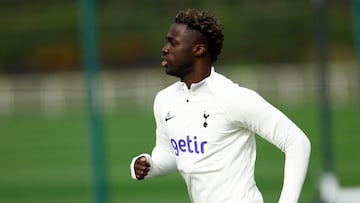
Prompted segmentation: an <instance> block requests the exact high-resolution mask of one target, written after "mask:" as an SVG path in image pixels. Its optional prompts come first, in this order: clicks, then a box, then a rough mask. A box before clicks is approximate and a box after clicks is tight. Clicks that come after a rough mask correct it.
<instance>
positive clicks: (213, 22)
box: [175, 9, 224, 62]
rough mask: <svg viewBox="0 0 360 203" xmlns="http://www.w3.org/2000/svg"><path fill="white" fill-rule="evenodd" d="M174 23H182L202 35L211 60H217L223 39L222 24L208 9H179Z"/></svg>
mask: <svg viewBox="0 0 360 203" xmlns="http://www.w3.org/2000/svg"><path fill="white" fill-rule="evenodd" d="M175 23H184V24H186V25H187V28H188V29H191V30H196V31H198V32H200V33H201V34H203V35H204V37H205V40H206V43H207V45H208V49H209V53H210V57H211V60H212V62H215V61H216V60H217V57H218V55H219V54H220V52H221V49H222V44H223V41H224V34H223V26H222V25H221V23H220V21H219V20H218V19H217V18H216V17H215V16H214V15H213V14H212V13H210V12H209V11H197V10H195V9H187V10H181V11H179V12H178V14H177V15H176V17H175Z"/></svg>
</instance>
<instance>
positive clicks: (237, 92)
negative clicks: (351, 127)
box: [131, 70, 310, 203]
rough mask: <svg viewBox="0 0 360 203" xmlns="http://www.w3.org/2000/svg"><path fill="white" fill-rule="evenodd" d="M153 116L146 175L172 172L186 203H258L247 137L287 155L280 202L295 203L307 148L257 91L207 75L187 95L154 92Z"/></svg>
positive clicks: (175, 89) (252, 147)
mask: <svg viewBox="0 0 360 203" xmlns="http://www.w3.org/2000/svg"><path fill="white" fill-rule="evenodd" d="M154 115H155V120H156V126H157V129H156V145H155V147H154V150H153V152H152V155H151V157H148V159H149V160H150V161H151V169H150V173H149V174H148V176H147V178H148V177H154V176H159V175H164V174H167V173H170V172H172V171H174V170H176V168H177V169H178V170H179V172H180V173H181V175H182V177H183V178H184V180H185V182H186V184H187V187H188V192H189V196H190V199H191V201H192V202H193V203H238V202H242V203H262V202H263V199H262V196H261V193H260V192H259V190H258V189H257V187H256V183H255V179H254V169H255V159H256V143H255V136H254V135H255V134H258V135H260V136H261V137H263V138H264V139H266V140H267V141H269V142H270V143H272V144H274V145H275V146H277V147H278V148H279V149H280V150H281V151H283V152H284V153H285V155H286V158H285V167H284V184H283V189H282V193H281V196H280V200H279V202H280V203H296V202H297V201H298V198H299V195H300V192H301V189H302V185H303V182H304V179H305V176H306V172H307V167H308V161H309V155H310V142H309V140H308V138H307V137H306V135H305V134H304V133H303V132H302V131H301V130H300V129H299V128H298V127H297V126H296V125H295V124H294V123H293V122H292V121H290V120H289V119H288V118H287V117H286V116H285V115H284V114H283V113H281V112H280V111H279V110H278V109H276V108H275V107H273V106H272V105H270V104H269V103H268V102H266V101H265V100H264V99H263V98H262V97H261V96H259V95H258V94H257V93H256V92H254V91H252V90H249V89H246V88H243V87H239V86H238V85H237V84H235V83H233V82H232V81H230V80H229V79H227V78H225V77H224V76H222V75H221V74H218V73H216V72H215V71H214V70H212V73H211V75H210V76H209V77H208V78H206V79H204V80H203V81H201V82H199V83H197V84H192V86H191V88H190V89H188V88H187V86H186V85H185V84H184V83H182V82H176V83H174V84H173V85H171V86H169V87H168V88H166V89H164V90H162V91H160V92H159V93H158V94H157V96H156V98H155V102H154ZM131 170H132V171H133V164H132V166H131ZM132 173H133V172H132Z"/></svg>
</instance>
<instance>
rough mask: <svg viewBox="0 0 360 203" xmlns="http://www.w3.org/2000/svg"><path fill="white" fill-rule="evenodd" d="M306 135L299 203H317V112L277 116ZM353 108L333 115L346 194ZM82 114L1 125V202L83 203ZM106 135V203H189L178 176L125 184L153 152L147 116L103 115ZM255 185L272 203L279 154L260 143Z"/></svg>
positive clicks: (351, 178) (356, 163)
mask: <svg viewBox="0 0 360 203" xmlns="http://www.w3.org/2000/svg"><path fill="white" fill-rule="evenodd" d="M280 109H281V110H282V111H284V112H285V113H286V114H287V115H288V116H289V117H290V118H291V119H292V120H293V121H295V122H296V123H297V124H298V125H299V126H300V127H301V128H302V129H303V130H304V132H305V133H306V134H307V135H308V137H309V138H310V140H311V142H312V154H311V161H310V167H309V172H308V176H307V179H306V181H305V185H304V188H303V192H302V195H301V199H300V203H309V202H316V200H317V198H318V188H317V187H318V180H319V178H320V175H321V172H322V163H323V160H322V155H321V149H322V145H321V138H320V133H321V129H320V128H319V124H320V122H319V116H318V113H319V112H318V110H317V108H314V107H309V106H304V107H298V108H286V109H285V108H282V107H280ZM356 113H357V111H356V108H355V105H348V106H346V107H343V108H338V109H336V110H335V111H334V112H333V127H332V129H333V133H334V138H333V140H334V146H333V149H334V150H335V151H334V161H335V172H336V174H337V175H338V177H339V180H340V184H341V185H343V186H353V185H360V174H359V173H358V171H360V150H359V146H360V134H359V132H358V128H357V126H358V125H357V124H358V116H357V114H356ZM87 121H88V119H87V118H86V115H85V114H74V113H66V114H64V115H63V116H61V117H58V118H51V119H49V118H45V117H44V116H43V115H42V114H41V113H27V114H14V115H8V116H1V117H0V138H1V142H0V202H6V203H35V202H36V203H39V202H40V203H57V202H59V203H60V202H61V203H64V202H65V203H88V202H92V194H91V184H92V180H91V168H90V166H91V158H90V155H89V151H90V150H89V145H88V144H89V143H88V123H87ZM104 121H105V122H104V123H105V126H104V134H105V145H106V146H105V149H106V152H105V153H106V155H107V157H106V163H107V179H108V188H109V190H108V196H109V203H139V202H150V203H168V202H172V203H189V202H190V201H189V199H188V195H187V191H186V186H185V184H184V182H183V180H182V179H181V177H180V175H179V174H178V173H175V174H172V175H170V176H164V177H159V178H155V179H150V180H146V181H141V182H138V181H133V180H132V179H131V178H130V172H129V163H130V161H131V159H132V157H133V156H135V155H137V154H139V153H142V152H150V151H151V149H152V147H153V145H154V141H155V137H154V128H155V123H154V121H153V115H152V112H151V111H149V110H147V111H145V112H140V111H137V110H135V109H131V108H130V109H129V108H127V110H119V111H115V112H112V113H106V114H105V117H104ZM257 145H258V146H257V149H258V153H257V165H256V179H257V184H258V187H259V189H260V190H261V191H262V193H263V196H264V200H265V202H267V203H271V202H277V200H278V198H279V195H280V191H281V186H282V176H283V161H284V156H283V154H282V153H281V152H280V151H279V150H278V149H277V148H275V147H274V146H272V145H271V144H269V143H267V142H265V141H264V140H262V139H261V138H259V137H258V138H257Z"/></svg>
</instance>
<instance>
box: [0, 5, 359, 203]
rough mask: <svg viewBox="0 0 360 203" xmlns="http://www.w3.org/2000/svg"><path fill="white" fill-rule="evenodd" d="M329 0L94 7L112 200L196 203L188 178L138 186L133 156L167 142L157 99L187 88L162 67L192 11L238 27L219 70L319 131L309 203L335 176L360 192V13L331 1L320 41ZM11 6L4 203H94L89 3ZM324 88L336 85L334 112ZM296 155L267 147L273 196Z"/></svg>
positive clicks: (0, 79)
mask: <svg viewBox="0 0 360 203" xmlns="http://www.w3.org/2000/svg"><path fill="white" fill-rule="evenodd" d="M83 2H84V1H83ZM85 2H86V1H85ZM319 2H321V1H316V0H313V1H298V0H295V1H280V0H271V1H264V0H242V1H236V0H222V1H206V0H203V1H198V0H177V1H165V0H158V1H156V2H154V1H145V0H138V1H130V0H121V1H115V0H104V1H97V2H93V3H95V10H94V11H95V17H94V19H95V20H94V21H91V22H92V23H94V24H93V25H94V26H95V28H96V30H95V39H96V41H95V42H93V43H94V45H96V46H95V48H96V54H98V55H97V56H96V57H98V59H99V60H98V61H99V65H98V72H97V73H98V77H99V81H100V84H101V85H100V87H101V89H100V90H101V91H100V94H101V97H100V101H101V103H100V104H99V105H100V106H101V109H100V111H99V112H100V116H99V117H98V119H100V121H99V122H101V123H100V124H99V128H100V131H101V133H100V139H101V140H103V142H104V143H103V146H102V143H101V142H100V143H98V144H99V145H100V146H99V147H100V148H102V147H103V149H104V160H103V161H104V171H103V172H104V173H105V185H106V188H105V191H106V192H104V193H102V194H101V195H102V196H106V198H104V200H103V202H104V203H105V201H106V202H112V203H136V202H144V201H147V202H154V203H155V202H156V203H161V202H173V203H185V202H190V201H189V199H188V196H187V192H186V186H185V184H184V183H183V181H182V179H181V177H180V176H179V174H177V173H176V174H173V175H170V176H167V177H161V178H157V179H153V180H147V181H144V182H135V181H132V180H131V179H130V172H129V164H130V161H131V159H132V157H134V156H135V155H137V154H140V153H143V152H150V151H151V149H152V147H153V145H154V141H155V139H154V132H155V126H154V121H153V117H152V102H153V99H154V96H155V94H156V92H158V91H159V90H161V89H162V88H164V87H166V86H167V85H169V84H171V83H172V82H175V81H176V78H172V77H170V76H167V75H166V74H165V73H164V71H163V69H162V68H161V67H160V62H161V59H160V56H161V48H162V46H163V45H164V43H165V39H164V38H165V35H166V33H167V31H168V28H169V26H170V25H171V24H172V22H173V20H174V17H175V15H176V13H177V11H178V10H180V9H186V8H197V9H209V10H211V11H212V12H213V13H215V14H216V15H217V16H218V18H219V19H220V21H221V22H222V23H223V25H224V27H225V30H224V34H225V41H224V47H223V52H222V53H221V55H220V57H219V60H218V61H217V62H216V64H215V67H216V69H217V71H218V72H221V73H223V74H224V75H226V76H228V77H229V78H231V79H233V80H234V81H236V82H238V83H239V84H240V85H242V86H245V87H248V88H251V89H254V90H256V91H258V92H259V93H260V94H261V95H262V96H263V97H265V98H266V99H267V100H268V101H269V102H270V103H272V104H273V105H275V106H276V107H278V108H279V109H280V110H281V111H283V112H284V113H286V114H287V115H288V116H289V117H290V118H291V119H292V120H293V121H294V122H295V123H297V124H298V125H299V127H300V128H302V129H303V130H304V132H305V133H306V134H307V135H308V136H309V138H310V140H311V142H312V157H311V162H310V167H309V173H308V176H307V179H306V181H305V185H304V190H303V193H302V196H301V200H300V202H302V203H308V202H320V196H321V195H320V190H321V189H320V186H319V185H320V178H321V176H322V174H323V173H324V171H325V172H329V171H330V172H332V173H333V174H335V175H336V177H337V179H338V183H339V184H340V185H341V186H344V187H354V186H358V185H360V174H359V171H360V150H359V149H360V133H359V129H358V126H359V124H358V123H359V122H358V120H359V118H358V117H359V111H358V92H359V88H358V77H357V76H358V70H357V69H358V67H359V65H358V64H357V62H356V49H360V48H357V47H356V46H355V39H356V34H355V27H356V26H355V25H356V24H355V21H354V16H355V14H354V11H356V9H354V5H353V2H352V1H350V0H342V1H340V0H331V1H326V2H325V7H324V8H325V12H324V21H322V22H323V24H322V26H323V27H324V28H325V29H323V30H321V31H320V33H321V34H320V35H319V32H317V29H318V27H319V26H320V27H321V25H320V24H321V20H320V24H319V16H318V15H317V11H318V10H317V8H316V5H317V3H319ZM354 2H355V1H354ZM0 3H1V4H0V5H1V6H0V22H1V28H0V45H1V46H0V140H1V141H0V202H4V203H5V202H6V203H15V202H19V203H20V202H21V203H30V202H31V203H32V202H37V203H38V202H44V203H55V202H62V203H63V202H69V203H70V202H74V203H75V202H76V203H81V202H84V203H85V202H95V201H96V200H95V199H96V197H94V196H96V195H94V193H96V191H95V190H94V189H92V188H93V185H96V184H97V180H95V179H94V177H93V172H94V167H93V165H94V160H93V154H92V153H93V148H92V146H91V143H92V142H93V141H91V136H89V134H91V131H93V129H92V127H93V126H92V125H93V123H91V121H90V122H89V120H91V118H90V119H89V117H91V113H89V110H88V108H87V105H88V101H87V100H88V97H87V91H86V90H87V82H86V80H87V77H86V66H85V65H83V64H84V57H83V56H84V54H83V51H84V47H83V45H82V43H83V42H84V39H83V38H84V37H83V36H84V31H83V30H82V25H83V24H84V19H83V18H81V11H82V9H84V8H83V6H84V4H83V3H81V2H80V1H72V0H63V1H61V2H60V1H45V0H33V1H31V2H30V1H26V0H0ZM357 12H360V11H359V10H358V11H357ZM85 35H86V34H85ZM319 39H320V40H319ZM321 39H322V40H323V42H319V41H321ZM85 43H86V42H85ZM319 43H320V47H321V48H320V49H319V48H318V47H319ZM321 43H322V45H324V46H321ZM95 62H96V61H95ZM85 64H86V63H85ZM319 70H322V71H319ZM324 71H325V72H324ZM321 78H325V89H324V86H323V84H322V83H321V81H322V79H321ZM322 91H328V92H326V94H325V98H326V101H327V102H328V103H325V107H326V108H325V111H328V113H325V114H324V108H323V107H324V103H323V101H324V97H323V96H324V95H323V96H321V95H322ZM90 111H91V110H90ZM323 115H325V117H326V116H327V121H328V122H325V124H324V117H323ZM325 120H326V119H325ZM324 128H326V129H327V130H324ZM322 132H327V134H328V135H329V138H328V139H326V137H325V139H324V136H322V135H321V134H322ZM324 141H325V143H326V144H324ZM324 149H325V150H324ZM283 161H284V157H283V154H282V153H281V152H280V151H279V150H278V149H276V148H275V147H274V146H271V145H270V144H268V143H266V142H265V141H263V140H261V139H258V160H257V166H256V167H257V168H256V178H257V184H258V186H259V188H260V190H261V191H262V192H263V195H264V199H265V202H276V201H277V199H278V197H279V195H280V191H281V186H282V184H281V183H282V176H283ZM95 163H97V162H95ZM327 163H330V164H329V165H327ZM92 164H93V165H92ZM95 168H96V167H95ZM100 182H101V181H100ZM359 202H360V201H359Z"/></svg>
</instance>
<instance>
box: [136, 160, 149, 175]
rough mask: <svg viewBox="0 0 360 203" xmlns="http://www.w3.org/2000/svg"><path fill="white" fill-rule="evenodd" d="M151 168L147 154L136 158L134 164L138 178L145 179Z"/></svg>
mask: <svg viewBox="0 0 360 203" xmlns="http://www.w3.org/2000/svg"><path fill="white" fill-rule="evenodd" d="M149 169H150V164H149V162H147V160H146V157H145V156H141V157H139V158H137V159H136V161H135V164H134V170H135V175H136V179H138V180H143V179H144V178H145V176H147V174H148V172H149Z"/></svg>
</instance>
